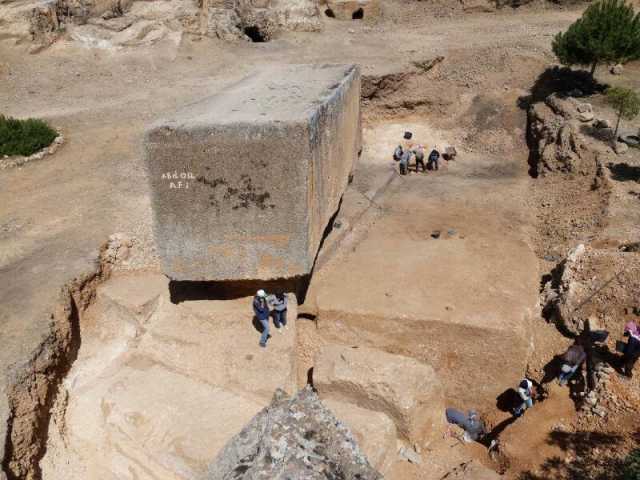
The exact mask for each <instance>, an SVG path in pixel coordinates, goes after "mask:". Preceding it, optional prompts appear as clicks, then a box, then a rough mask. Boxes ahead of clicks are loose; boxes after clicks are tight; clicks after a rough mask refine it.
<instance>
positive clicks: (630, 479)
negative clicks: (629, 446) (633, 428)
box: [620, 448, 640, 480]
mask: <svg viewBox="0 0 640 480" xmlns="http://www.w3.org/2000/svg"><path fill="white" fill-rule="evenodd" d="M620 480H640V448H636V449H635V450H631V453H629V455H627V458H625V459H624V464H623V465H622V475H621V476H620Z"/></svg>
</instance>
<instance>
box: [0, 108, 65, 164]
mask: <svg viewBox="0 0 640 480" xmlns="http://www.w3.org/2000/svg"><path fill="white" fill-rule="evenodd" d="M57 136H58V134H57V132H56V131H55V130H54V129H53V128H51V127H50V126H49V125H47V123H46V122H44V121H43V120H38V119H35V118H28V119H26V120H18V119H15V118H11V117H5V116H3V115H0V156H3V155H10V156H11V155H23V156H25V157H26V156H29V155H32V154H34V153H36V152H37V151H39V150H42V149H43V148H45V147H48V146H49V145H51V143H52V142H53V141H54V140H55V138H56V137H57Z"/></svg>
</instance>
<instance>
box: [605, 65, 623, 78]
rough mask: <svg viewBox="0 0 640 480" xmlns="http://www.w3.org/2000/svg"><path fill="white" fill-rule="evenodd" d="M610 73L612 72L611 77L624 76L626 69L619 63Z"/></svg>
mask: <svg viewBox="0 0 640 480" xmlns="http://www.w3.org/2000/svg"><path fill="white" fill-rule="evenodd" d="M609 71H610V72H611V75H622V72H624V67H623V66H622V64H620V63H617V64H615V65H613V66H612V67H611V68H610V69H609Z"/></svg>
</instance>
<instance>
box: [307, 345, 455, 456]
mask: <svg viewBox="0 0 640 480" xmlns="http://www.w3.org/2000/svg"><path fill="white" fill-rule="evenodd" d="M313 384H314V386H315V388H316V389H317V390H318V393H319V394H320V396H321V398H323V399H336V400H340V401H345V402H352V403H355V404H357V405H358V406H360V407H362V408H366V409H368V410H374V411H378V412H383V413H385V414H386V415H388V416H389V417H390V418H391V419H392V420H393V421H394V423H395V425H396V428H397V429H398V432H399V434H400V436H401V437H403V438H404V439H406V440H409V441H412V442H416V443H418V444H420V443H422V442H428V441H430V440H432V439H433V438H436V437H437V436H438V435H439V434H440V433H441V431H442V429H443V428H444V413H443V412H444V395H443V389H442V385H441V383H440V381H439V379H438V378H437V376H436V373H435V371H434V370H433V368H432V367H431V366H429V365H426V364H424V363H420V362H419V361H417V360H415V359H413V358H409V357H403V356H401V355H392V354H389V353H385V352H382V351H380V350H376V349H371V348H351V347H344V346H339V345H327V346H325V347H324V348H323V349H322V350H321V351H320V353H319V354H318V356H317V357H316V362H315V366H314V371H313Z"/></svg>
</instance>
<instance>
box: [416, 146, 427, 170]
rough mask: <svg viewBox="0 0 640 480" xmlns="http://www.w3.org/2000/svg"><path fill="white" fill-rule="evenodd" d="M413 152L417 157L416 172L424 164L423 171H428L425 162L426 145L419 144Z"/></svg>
mask: <svg viewBox="0 0 640 480" xmlns="http://www.w3.org/2000/svg"><path fill="white" fill-rule="evenodd" d="M413 154H414V156H415V157H416V173H418V168H419V167H420V166H422V171H423V172H426V171H427V167H426V166H425V164H424V147H423V146H422V145H418V146H417V147H416V148H415V149H414V150H413Z"/></svg>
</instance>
